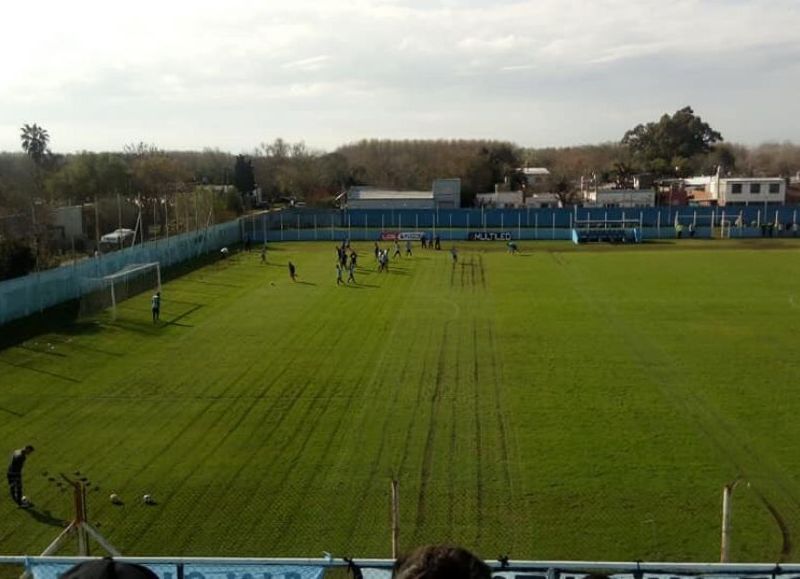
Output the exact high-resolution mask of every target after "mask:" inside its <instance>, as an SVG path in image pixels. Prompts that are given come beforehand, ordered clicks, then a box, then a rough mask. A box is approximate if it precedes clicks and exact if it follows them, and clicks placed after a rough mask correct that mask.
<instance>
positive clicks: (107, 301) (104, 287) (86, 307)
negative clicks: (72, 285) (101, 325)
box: [80, 262, 161, 319]
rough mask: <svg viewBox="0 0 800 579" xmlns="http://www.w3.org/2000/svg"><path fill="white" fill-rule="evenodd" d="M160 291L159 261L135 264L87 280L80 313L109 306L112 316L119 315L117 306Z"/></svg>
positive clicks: (91, 312) (82, 314) (89, 312)
mask: <svg viewBox="0 0 800 579" xmlns="http://www.w3.org/2000/svg"><path fill="white" fill-rule="evenodd" d="M146 291H161V266H160V265H159V263H158V262H153V263H135V264H131V265H128V266H126V267H124V268H122V269H121V270H119V271H117V272H114V273H112V274H109V275H107V276H104V277H100V278H87V279H86V280H84V292H83V296H82V297H81V303H80V315H81V316H91V315H94V314H97V313H98V312H101V311H103V310H106V309H110V310H111V317H112V319H116V317H117V306H118V305H119V304H120V303H121V302H123V301H124V300H127V299H128V298H131V297H133V296H135V295H137V294H140V293H142V292H146Z"/></svg>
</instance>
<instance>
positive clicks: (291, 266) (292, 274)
mask: <svg viewBox="0 0 800 579" xmlns="http://www.w3.org/2000/svg"><path fill="white" fill-rule="evenodd" d="M289 277H290V278H292V281H297V268H296V267H295V266H294V264H293V263H292V262H291V261H290V262H289Z"/></svg>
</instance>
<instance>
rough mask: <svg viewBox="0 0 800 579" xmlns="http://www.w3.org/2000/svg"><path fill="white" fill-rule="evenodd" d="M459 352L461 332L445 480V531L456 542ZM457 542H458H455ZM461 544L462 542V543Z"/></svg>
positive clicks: (455, 372)
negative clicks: (446, 530) (446, 476)
mask: <svg viewBox="0 0 800 579" xmlns="http://www.w3.org/2000/svg"><path fill="white" fill-rule="evenodd" d="M460 351H461V332H457V333H456V359H455V365H454V366H455V370H454V374H455V375H454V376H453V392H452V393H451V395H450V414H451V417H450V447H449V452H448V457H447V472H448V474H449V476H448V480H447V491H448V492H447V499H448V501H447V529H448V532H449V534H450V537H449V538H450V540H451V541H456V538H455V495H454V492H455V491H454V489H455V487H456V479H455V472H456V463H455V458H456V454H457V453H458V438H457V437H456V425H457V424H459V420H458V394H459V385H460V381H461V376H460V372H459V370H460V362H461V360H460V358H461V357H460V356H459V352H460ZM456 542H458V541H456ZM462 543H463V541H462Z"/></svg>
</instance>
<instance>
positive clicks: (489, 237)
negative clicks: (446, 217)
mask: <svg viewBox="0 0 800 579" xmlns="http://www.w3.org/2000/svg"><path fill="white" fill-rule="evenodd" d="M469 240H470V241H511V232H510V231H470V233H469Z"/></svg>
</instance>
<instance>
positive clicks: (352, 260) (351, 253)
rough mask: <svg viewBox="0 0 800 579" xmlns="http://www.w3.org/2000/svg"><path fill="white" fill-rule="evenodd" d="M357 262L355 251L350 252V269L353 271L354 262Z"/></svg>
mask: <svg viewBox="0 0 800 579" xmlns="http://www.w3.org/2000/svg"><path fill="white" fill-rule="evenodd" d="M357 260H358V254H357V253H356V252H355V250H352V251H351V252H350V267H351V268H353V269H355V268H356V261H357Z"/></svg>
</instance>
